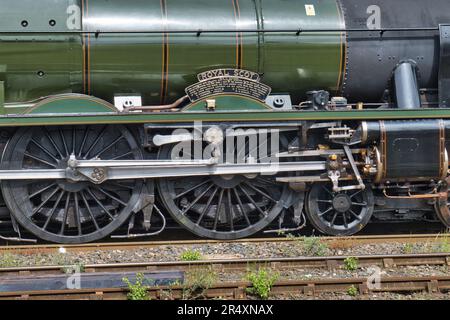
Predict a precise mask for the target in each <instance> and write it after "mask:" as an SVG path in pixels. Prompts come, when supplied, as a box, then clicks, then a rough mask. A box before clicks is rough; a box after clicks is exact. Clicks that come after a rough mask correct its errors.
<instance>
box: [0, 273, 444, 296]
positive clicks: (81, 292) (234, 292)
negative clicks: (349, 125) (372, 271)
mask: <svg viewBox="0 0 450 320" xmlns="http://www.w3.org/2000/svg"><path fill="white" fill-rule="evenodd" d="M352 286H354V287H355V288H357V290H358V291H359V293H360V294H369V293H374V292H420V291H425V292H429V293H436V292H446V291H449V290H450V276H424V277H383V278H381V281H380V284H379V287H378V288H377V289H370V288H369V287H368V285H367V279H366V278H352V279H349V278H345V279H315V280H286V281H278V282H276V283H275V284H274V285H273V287H272V290H271V292H270V295H271V296H278V295H284V294H305V295H315V294H320V293H345V292H347V290H348V289H349V288H350V287H352ZM251 287H252V284H251V283H250V282H244V281H242V282H222V283H220V284H216V285H214V286H212V287H210V288H208V289H205V290H203V292H201V297H204V298H222V299H246V298H247V289H248V288H251ZM127 292H128V289H126V288H96V289H73V290H43V291H28V292H26V291H24V292H0V299H2V300H6V299H24V300H25V299H26V300H49V299H64V300H73V299H91V300H103V299H126V294H127ZM148 293H149V296H150V297H151V298H152V299H182V298H184V297H185V296H186V288H185V287H184V286H183V285H177V286H160V287H150V288H148Z"/></svg>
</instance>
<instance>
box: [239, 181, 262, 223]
mask: <svg viewBox="0 0 450 320" xmlns="http://www.w3.org/2000/svg"><path fill="white" fill-rule="evenodd" d="M238 187H239V188H240V189H241V190H242V192H243V193H244V194H245V196H246V197H247V199H248V200H250V202H251V203H252V204H253V205H254V206H255V208H256V210H258V211H259V213H260V214H262V215H263V216H266V213H265V212H264V211H262V209H261V208H260V207H259V206H258V205H257V204H256V202H255V200H253V198H252V197H251V196H250V195H249V194H248V192H247V191H245V189H244V188H243V187H241V186H238Z"/></svg>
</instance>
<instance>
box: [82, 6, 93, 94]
mask: <svg viewBox="0 0 450 320" xmlns="http://www.w3.org/2000/svg"><path fill="white" fill-rule="evenodd" d="M81 14H82V21H84V19H85V18H87V17H88V16H89V0H81ZM84 29H85V26H84V23H83V30H84ZM85 31H88V30H85ZM81 42H82V44H81V46H82V51H83V71H82V73H83V92H84V93H85V94H87V95H90V94H91V35H90V34H86V33H85V34H83V35H82V37H81Z"/></svg>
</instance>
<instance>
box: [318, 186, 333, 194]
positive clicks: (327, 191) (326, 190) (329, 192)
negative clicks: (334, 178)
mask: <svg viewBox="0 0 450 320" xmlns="http://www.w3.org/2000/svg"><path fill="white" fill-rule="evenodd" d="M321 187H322V189H323V190H324V191H325V192H326V193H328V194H329V195H330V196H333V193H332V192H331V191H330V190H328V188H327V187H325V186H324V185H322V186H321Z"/></svg>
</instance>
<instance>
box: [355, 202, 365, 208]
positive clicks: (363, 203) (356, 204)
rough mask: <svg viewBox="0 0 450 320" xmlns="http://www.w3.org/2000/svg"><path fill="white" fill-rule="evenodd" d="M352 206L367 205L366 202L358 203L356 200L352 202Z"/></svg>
mask: <svg viewBox="0 0 450 320" xmlns="http://www.w3.org/2000/svg"><path fill="white" fill-rule="evenodd" d="M352 206H357V207H366V206H367V203H366V202H361V203H358V202H352Z"/></svg>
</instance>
